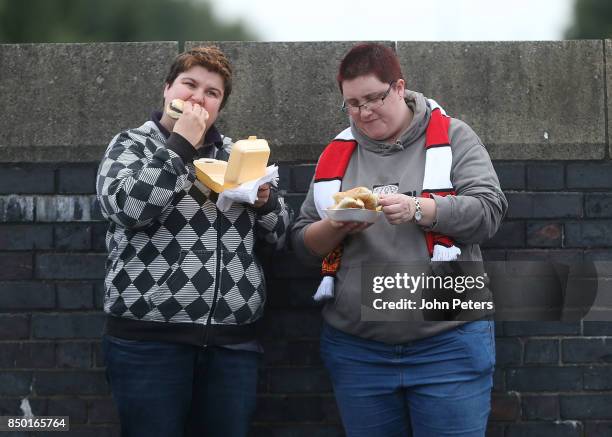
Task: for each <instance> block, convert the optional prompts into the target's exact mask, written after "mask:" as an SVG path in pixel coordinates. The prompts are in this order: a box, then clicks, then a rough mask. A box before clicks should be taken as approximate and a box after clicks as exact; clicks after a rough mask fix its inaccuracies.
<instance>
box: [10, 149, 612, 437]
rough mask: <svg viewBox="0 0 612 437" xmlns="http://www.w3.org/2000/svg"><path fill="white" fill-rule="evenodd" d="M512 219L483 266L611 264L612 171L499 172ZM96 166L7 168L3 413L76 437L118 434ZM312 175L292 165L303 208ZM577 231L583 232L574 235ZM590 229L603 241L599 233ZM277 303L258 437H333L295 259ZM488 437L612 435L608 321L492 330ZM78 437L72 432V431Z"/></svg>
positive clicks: (283, 271) (308, 272)
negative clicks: (50, 421)
mask: <svg viewBox="0 0 612 437" xmlns="http://www.w3.org/2000/svg"><path fill="white" fill-rule="evenodd" d="M495 167H496V170H497V171H498V174H499V176H500V180H501V183H502V185H503V187H504V188H505V192H506V194H507V196H508V198H509V201H510V206H509V212H508V219H507V220H506V221H505V222H504V224H503V226H502V229H501V230H500V232H499V233H498V234H497V235H496V237H495V238H494V239H493V240H492V241H490V242H489V243H487V244H486V245H485V247H486V251H485V253H486V256H487V258H488V259H496V260H499V259H507V260H513V259H533V256H534V255H535V256H536V257H538V256H542V255H543V254H544V255H545V256H546V257H549V258H556V259H560V260H567V259H582V258H583V257H592V258H594V259H598V260H602V259H603V260H608V259H610V257H611V256H612V247H611V245H610V243H609V242H607V241H601V240H600V239H596V240H594V238H596V236H597V235H598V231H597V229H598V228H597V227H598V226H604V227H606V226H608V224H609V223H610V221H612V208H610V207H609V203H610V200H609V199H610V198H611V196H612V178H611V177H610V176H609V174H612V172H610V170H611V169H610V166H609V165H608V164H602V163H599V162H550V163H546V164H544V165H543V164H542V163H538V162H533V161H518V162H517V161H512V162H510V161H497V162H495ZM95 170H96V163H80V164H70V163H64V164H51V163H47V164H36V165H34V164H30V165H23V166H22V165H19V164H11V165H3V166H0V217H1V218H2V220H1V222H0V248H1V251H0V266H1V267H0V415H13V414H14V415H19V414H22V411H21V408H20V406H21V405H22V402H23V400H24V399H27V402H28V403H29V405H30V407H31V408H32V410H33V411H34V412H35V414H37V415H69V416H70V420H71V424H72V429H73V430H74V431H73V433H74V435H79V436H80V435H83V436H90V435H91V436H106V435H109V436H111V435H118V434H117V429H116V424H117V416H116V413H115V410H114V407H113V405H112V402H111V400H110V395H109V389H108V386H107V384H106V381H105V378H104V368H103V361H102V356H101V352H100V346H99V337H100V332H101V330H102V327H103V323H104V316H103V314H102V312H101V307H102V287H101V282H102V281H101V279H102V277H103V263H104V258H105V249H104V233H105V230H106V223H105V222H104V221H102V220H101V217H100V215H99V212H98V211H97V208H96V202H95V195H94V193H95V191H94V176H95ZM313 172H314V165H312V164H290V163H287V164H284V165H282V169H281V188H282V189H284V190H286V192H287V194H286V196H287V199H288V200H289V203H290V204H291V205H292V206H293V208H294V209H296V210H298V209H299V205H300V204H301V202H302V201H303V199H304V196H305V192H306V190H307V188H308V184H309V182H310V179H311V177H312V174H313ZM575 227H580V228H581V229H580V230H579V231H577V230H575V229H574V228H575ZM591 229H595V230H591ZM267 273H268V281H269V292H270V296H269V301H268V307H267V312H266V316H265V323H264V326H265V328H264V330H263V331H264V332H265V333H266V334H265V337H264V340H263V343H264V347H265V350H266V353H265V358H264V366H263V368H262V370H261V374H260V381H259V400H258V407H257V414H256V418H255V424H254V426H253V435H256V436H270V435H276V436H290V435H291V436H295V435H304V436H306V435H308V436H313V435H315V436H339V435H342V428H341V426H340V423H339V418H338V413H337V408H336V406H335V402H334V398H333V394H332V390H331V384H330V381H329V379H328V377H327V374H326V372H325V370H324V369H323V367H322V364H321V361H320V358H319V353H318V335H319V328H320V323H321V319H320V315H319V308H318V307H317V305H316V304H315V303H314V302H313V301H312V299H311V295H312V293H313V290H314V289H315V288H316V285H317V283H318V272H317V270H316V269H311V268H305V267H303V266H301V265H300V264H299V263H298V262H297V260H296V259H295V258H294V257H293V255H291V254H288V255H287V256H283V257H278V259H277V260H275V262H274V263H273V264H270V266H269V268H268V272H267ZM496 335H497V370H496V373H495V389H494V395H493V413H492V415H491V421H490V426H489V433H488V436H491V437H498V436H499V437H501V436H504V437H510V436H536V435H537V436H557V437H558V436H571V437H580V436H604V435H612V382H611V381H612V323H604V322H584V323H552V322H547V323H544V322H541V323H538V322H530V323H518V322H505V323H497V327H496ZM77 431H78V432H77Z"/></svg>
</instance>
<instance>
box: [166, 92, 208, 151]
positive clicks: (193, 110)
mask: <svg viewBox="0 0 612 437" xmlns="http://www.w3.org/2000/svg"><path fill="white" fill-rule="evenodd" d="M166 114H168V116H169V117H171V118H174V119H175V120H176V123H175V124H174V129H173V131H174V132H176V133H177V134H179V135H181V136H182V137H183V138H185V139H186V140H187V141H189V142H190V143H191V145H192V146H193V147H195V148H196V149H198V148H200V147H201V146H202V140H203V138H204V132H206V121H207V120H208V112H207V111H206V109H204V108H203V107H202V106H200V105H198V104H197V103H191V102H184V101H182V100H180V99H174V100H172V101H171V102H170V103H169V104H168V105H167V107H166Z"/></svg>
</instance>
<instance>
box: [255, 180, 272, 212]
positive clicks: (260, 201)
mask: <svg viewBox="0 0 612 437" xmlns="http://www.w3.org/2000/svg"><path fill="white" fill-rule="evenodd" d="M269 198H270V184H269V183H267V182H266V183H265V184H263V185H260V186H259V189H258V190H257V200H256V201H255V203H254V204H253V206H255V208H259V207H260V206H264V205H265V204H266V202H267V201H268V199H269Z"/></svg>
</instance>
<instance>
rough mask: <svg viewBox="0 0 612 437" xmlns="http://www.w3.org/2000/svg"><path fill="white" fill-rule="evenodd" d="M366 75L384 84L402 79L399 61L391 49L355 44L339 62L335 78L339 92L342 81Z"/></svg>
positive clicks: (376, 44) (378, 45)
mask: <svg viewBox="0 0 612 437" xmlns="http://www.w3.org/2000/svg"><path fill="white" fill-rule="evenodd" d="M368 74H373V75H374V76H376V77H377V78H378V80H380V81H381V82H385V83H391V82H393V81H396V80H398V79H403V78H404V75H403V74H402V68H401V67H400V62H399V59H398V57H397V55H396V54H395V52H394V51H393V49H392V48H391V47H389V46H386V45H383V44H378V43H362V44H357V45H356V46H354V47H353V48H352V49H350V50H349V52H348V53H347V54H346V55H344V58H342V61H340V68H339V69H338V76H337V77H336V80H337V81H338V87H340V92H342V82H343V81H345V80H351V79H355V78H356V77H359V76H365V75H368Z"/></svg>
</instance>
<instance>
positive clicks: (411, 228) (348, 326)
mask: <svg viewBox="0 0 612 437" xmlns="http://www.w3.org/2000/svg"><path fill="white" fill-rule="evenodd" d="M406 104H407V105H408V106H409V107H410V108H411V109H412V111H413V113H414V117H413V120H412V122H411V124H410V126H409V127H408V128H407V129H406V131H405V132H403V133H402V134H401V135H400V137H399V139H398V141H397V142H396V143H395V144H389V143H382V142H378V141H374V140H372V139H371V138H368V137H367V136H366V135H365V134H364V133H363V132H361V131H360V130H359V129H358V128H357V127H356V126H355V125H354V124H353V123H352V120H351V130H352V133H353V136H354V137H355V139H356V140H357V143H358V146H357V148H356V150H355V152H354V153H353V156H352V157H351V161H350V163H349V166H348V168H347V170H346V173H345V175H344V178H343V180H342V187H341V190H347V189H350V188H353V187H356V186H365V187H368V188H370V189H372V188H374V187H379V186H393V185H396V186H397V187H398V192H399V193H407V194H409V195H420V193H421V191H422V185H423V176H424V171H425V147H424V146H425V130H426V128H427V125H428V123H429V118H430V115H431V108H430V107H429V106H428V103H427V100H426V99H425V97H424V96H423V95H422V94H419V93H416V92H412V91H407V92H406ZM449 138H450V141H451V147H452V152H453V162H452V168H451V181H452V183H453V187H454V188H455V191H456V193H457V195H456V196H446V197H440V196H435V197H434V200H435V202H436V207H437V214H436V220H435V223H434V225H433V227H432V228H431V230H434V231H436V232H438V233H441V234H444V235H447V236H449V237H452V238H453V239H454V240H455V245H456V246H457V247H459V248H460V249H461V252H462V253H461V256H460V258H459V260H460V261H477V260H481V259H482V257H481V252H480V247H479V246H478V244H479V243H482V242H483V241H485V240H487V239H489V238H491V237H492V236H493V235H494V234H495V232H496V231H497V229H498V228H499V225H500V223H501V220H502V218H503V216H504V214H505V212H506V209H507V201H506V198H505V196H504V194H503V193H502V191H501V189H500V186H499V180H498V178H497V175H496V174H495V170H494V169H493V166H492V164H491V159H490V158H489V155H488V153H487V151H486V149H485V147H484V145H483V144H482V141H481V140H480V138H478V136H477V135H476V134H475V133H474V131H472V129H471V128H470V127H469V126H468V125H467V124H465V123H464V122H462V121H460V120H457V119H451V124H450V129H449ZM320 219H321V217H319V214H318V213H317V209H316V207H315V203H314V198H313V184H312V182H311V185H310V189H309V190H308V195H307V196H306V200H305V201H304V203H303V205H302V208H301V211H300V216H299V217H298V219H297V220H296V222H295V224H294V226H293V228H292V235H291V238H292V243H293V248H294V250H295V251H296V253H297V255H298V257H299V258H300V259H301V260H302V261H304V262H306V263H314V264H318V265H320V263H321V261H322V259H321V258H320V257H319V256H317V255H315V254H313V253H312V252H310V251H309V250H308V248H307V247H306V246H305V245H304V231H305V229H306V228H307V227H308V226H309V225H310V224H312V223H313V222H316V221H318V220H320ZM424 235H425V234H424V230H423V228H422V227H420V226H418V225H416V224H414V223H403V224H401V225H391V224H389V223H388V222H387V220H386V219H385V218H381V219H379V220H378V221H377V222H376V223H375V224H374V225H372V226H370V227H369V228H367V229H366V230H365V231H363V232H361V233H359V234H355V235H352V236H349V237H347V238H346V239H345V240H344V253H343V255H342V261H341V266H340V270H339V271H338V272H337V275H336V281H335V298H334V299H332V300H329V301H327V303H326V304H325V307H324V308H323V317H324V319H325V321H326V322H327V323H329V324H330V325H332V326H333V327H335V328H336V329H339V330H341V331H344V332H347V333H349V334H353V335H356V336H359V337H363V338H367V339H372V340H377V341H381V342H384V343H388V344H400V343H405V342H408V341H411V340H415V339H419V338H425V337H429V336H432V335H435V334H438V333H440V332H442V331H445V330H448V329H450V328H452V327H455V326H457V324H458V323H460V322H426V321H423V320H422V318H421V319H420V320H417V319H410V317H415V316H414V315H415V314H418V313H417V312H414V311H412V312H408V313H407V316H406V317H407V318H406V319H405V320H408V321H398V322H364V321H362V320H361V268H362V265H363V264H367V263H395V264H401V263H405V264H409V263H427V262H429V260H430V257H429V253H428V250H427V245H426V243H425V236H424ZM314 291H315V290H313V294H314Z"/></svg>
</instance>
